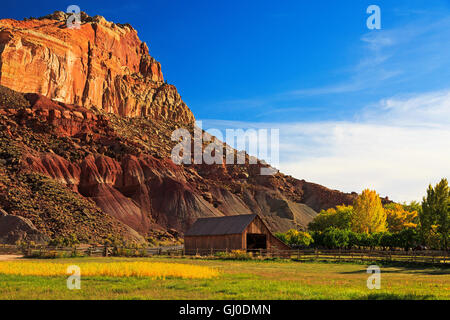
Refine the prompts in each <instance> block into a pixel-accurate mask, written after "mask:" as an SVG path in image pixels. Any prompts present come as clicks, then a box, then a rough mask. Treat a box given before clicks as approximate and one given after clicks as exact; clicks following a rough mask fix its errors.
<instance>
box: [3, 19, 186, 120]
mask: <svg viewBox="0 0 450 320" xmlns="http://www.w3.org/2000/svg"><path fill="white" fill-rule="evenodd" d="M67 18H68V15H66V14H65V13H63V12H55V13H54V14H52V15H48V16H45V17H42V18H39V19H32V20H26V21H16V20H10V19H4V20H0V84H1V85H3V86H5V87H8V88H10V89H13V90H16V91H19V92H24V93H38V94H41V95H44V96H46V97H48V98H50V99H53V100H55V101H59V102H64V103H67V104H73V105H79V106H82V107H86V108H92V107H96V108H98V109H102V110H105V111H106V112H112V113H116V114H119V115H122V116H131V117H134V116H149V117H153V118H155V119H162V120H166V119H170V120H173V121H177V122H180V123H191V122H192V121H194V116H193V114H192V112H191V111H190V110H189V108H188V107H187V106H186V104H185V103H184V102H183V101H182V99H181V97H180V95H179V94H178V92H177V90H176V88H175V87H174V86H170V85H165V84H164V78H163V75H162V72H161V65H160V63H159V62H157V61H156V60H155V59H154V58H153V57H151V56H150V55H149V50H148V47H147V45H146V44H145V43H144V42H141V41H140V40H139V38H138V35H137V32H136V30H134V29H133V28H132V27H131V26H130V25H120V24H115V23H112V22H108V21H106V20H105V19H104V18H103V17H100V16H95V17H89V16H87V15H86V14H84V13H83V14H82V16H81V21H82V24H81V26H80V28H79V29H69V28H67V27H66V21H67Z"/></svg>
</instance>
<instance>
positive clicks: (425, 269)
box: [341, 262, 450, 275]
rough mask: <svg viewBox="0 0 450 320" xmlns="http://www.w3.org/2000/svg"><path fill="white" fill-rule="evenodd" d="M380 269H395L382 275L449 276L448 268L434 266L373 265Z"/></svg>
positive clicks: (361, 271) (395, 263)
mask: <svg viewBox="0 0 450 320" xmlns="http://www.w3.org/2000/svg"><path fill="white" fill-rule="evenodd" d="M374 264H375V265H378V266H380V267H381V268H383V267H384V268H397V269H396V270H386V269H385V270H383V269H381V272H382V273H412V274H422V275H450V267H449V266H436V265H430V264H402V263H399V262H386V263H380V262H378V263H376V262H375V263H374ZM358 273H366V270H365V269H364V270H355V271H346V272H341V274H358Z"/></svg>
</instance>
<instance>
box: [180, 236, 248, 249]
mask: <svg viewBox="0 0 450 320" xmlns="http://www.w3.org/2000/svg"><path fill="white" fill-rule="evenodd" d="M184 247H185V250H186V251H195V250H196V249H199V250H205V249H224V250H225V249H230V250H238V249H243V248H244V239H243V237H242V234H228V235H223V236H186V237H185V238H184Z"/></svg>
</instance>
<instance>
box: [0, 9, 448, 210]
mask: <svg viewBox="0 0 450 320" xmlns="http://www.w3.org/2000/svg"><path fill="white" fill-rule="evenodd" d="M55 3H59V4H55ZM69 4H77V5H79V6H80V7H81V9H82V10H83V11H86V12H87V13H88V14H90V15H96V14H99V15H103V16H104V17H105V18H106V19H107V20H110V21H114V22H120V23H130V24H131V25H133V26H134V27H135V29H137V30H138V33H139V36H140V38H141V40H143V41H145V42H147V43H148V44H149V47H150V53H151V55H153V56H154V57H155V58H156V59H157V60H158V61H160V62H161V63H162V69H163V73H164V76H165V78H166V79H167V80H168V82H169V83H172V84H175V85H176V86H177V88H178V90H179V92H180V94H181V95H182V97H183V99H184V100H185V102H186V103H187V104H188V105H189V107H190V108H191V109H192V110H193V112H194V114H195V116H196V118H197V119H201V120H203V121H204V127H208V126H214V127H217V128H227V127H242V128H249V127H254V128H279V129H280V145H281V148H280V152H281V154H280V168H281V169H282V170H283V171H284V172H287V173H290V174H292V175H294V176H296V177H297V178H305V179H307V180H311V181H314V182H318V183H322V184H324V185H327V186H329V187H332V188H336V189H340V190H344V191H357V192H359V191H361V189H362V188H364V187H371V188H375V189H377V190H378V191H379V192H380V193H381V194H383V195H384V194H386V195H390V196H391V197H392V198H394V199H395V200H399V201H406V200H413V199H416V200H418V199H420V198H421V196H422V195H423V193H424V190H425V188H426V186H427V184H428V183H430V182H432V183H435V182H436V181H437V180H438V179H439V178H441V177H444V176H447V177H448V178H450V166H449V165H448V163H450V162H449V161H450V153H449V152H450V151H449V150H450V145H449V141H450V135H449V127H450V111H449V110H450V98H449V97H450V95H449V92H450V91H449V90H450V1H449V0H427V1H423V0H396V1H392V0H386V1H380V0H371V1H363V0H361V1H358V0H342V1H324V0H317V1H306V0H305V1H300V0H292V1H278V2H275V1H265V0H258V1H253V0H245V1H233V0H230V1H194V0H193V1H185V0H172V1H153V0H146V1H128V2H126V1H108V2H103V1H78V0H77V1H74V2H71V3H69V2H57V1H39V4H38V5H36V2H35V1H33V2H32V1H21V2H20V6H18V5H17V4H13V3H11V2H10V3H5V4H3V5H2V12H1V16H2V17H4V18H16V19H22V18H24V17H29V16H42V15H45V14H47V13H50V12H53V11H55V10H62V11H65V9H66V8H67V6H68V5H69ZM371 4H376V5H378V6H379V7H380V8H381V19H382V29H381V30H374V31H371V30H368V29H367V27H366V19H367V18H368V16H369V15H368V14H367V13H366V8H367V7H368V6H369V5H371ZM448 138H449V139H448ZM432 139H435V140H436V139H437V140H438V141H437V142H436V141H434V142H433V141H432ZM429 152H431V153H432V156H430V155H429V154H427V153H429Z"/></svg>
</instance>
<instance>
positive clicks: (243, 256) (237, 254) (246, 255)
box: [215, 250, 253, 260]
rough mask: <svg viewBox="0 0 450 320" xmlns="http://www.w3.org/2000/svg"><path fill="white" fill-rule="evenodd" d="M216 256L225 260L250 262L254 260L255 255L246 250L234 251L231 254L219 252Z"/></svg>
mask: <svg viewBox="0 0 450 320" xmlns="http://www.w3.org/2000/svg"><path fill="white" fill-rule="evenodd" d="M215 256H216V257H218V258H220V259H225V260H250V259H252V258H253V254H252V253H251V252H247V251H245V250H233V251H231V252H217V253H216V254H215Z"/></svg>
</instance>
